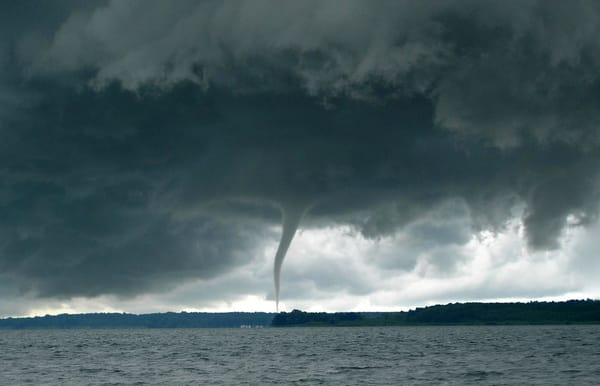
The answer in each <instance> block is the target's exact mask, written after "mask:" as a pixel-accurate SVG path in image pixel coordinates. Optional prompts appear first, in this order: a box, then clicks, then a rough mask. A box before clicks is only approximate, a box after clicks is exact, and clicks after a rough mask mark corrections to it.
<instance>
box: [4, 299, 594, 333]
mask: <svg viewBox="0 0 600 386" xmlns="http://www.w3.org/2000/svg"><path fill="white" fill-rule="evenodd" d="M596 323H600V300H569V301H565V302H528V303H451V304H446V305H436V306H430V307H419V308H416V309H414V310H410V311H401V312H335V313H325V312H304V311H299V310H294V311H292V312H281V313H278V314H276V313H268V312H253V313H250V312H224V313H211V312H180V313H175V312H165V313H154V314H143V315H136V314H126V313H93V314H61V315H46V316H36V317H29V318H3V319H0V329H78V328H79V329H82V328H239V327H248V328H260V327H319V326H332V327H336V326H339V327H342V326H428V325H497V324H596Z"/></svg>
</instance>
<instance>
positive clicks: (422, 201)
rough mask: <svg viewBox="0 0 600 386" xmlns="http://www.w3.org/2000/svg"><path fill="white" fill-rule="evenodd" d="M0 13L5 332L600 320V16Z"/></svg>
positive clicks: (392, 4)
mask: <svg viewBox="0 0 600 386" xmlns="http://www.w3.org/2000/svg"><path fill="white" fill-rule="evenodd" d="M0 8H1V12H0V32H1V36H2V37H3V38H2V41H1V42H0V69H1V71H0V315H16V314H28V313H44V312H52V310H56V309H57V308H56V307H63V305H64V307H71V308H68V309H66V311H69V310H77V309H83V308H85V309H90V310H92V311H93V310H95V308H94V307H95V306H96V305H98V304H101V305H102V306H101V307H100V306H98V307H100V309H102V310H104V309H106V310H112V309H116V310H140V311H144V310H146V309H143V310H142V309H139V308H137V307H141V306H139V304H142V303H143V304H147V305H148V307H152V309H151V310H158V311H160V310H166V309H171V308H174V309H209V310H217V309H218V310H223V309H237V308H236V307H238V308H239V307H247V309H249V310H253V309H255V308H253V307H257V308H261V309H262V310H267V309H268V310H272V309H273V306H275V307H277V308H279V301H280V300H281V299H280V287H281V269H282V264H283V261H284V259H286V254H288V255H289V256H288V258H287V259H288V260H287V261H286V271H285V277H286V279H285V294H284V297H285V300H286V301H285V304H286V306H287V305H293V306H294V307H296V305H298V307H301V306H304V307H305V308H311V307H314V309H316V310H348V309H354V308H356V307H359V306H360V307H362V306H364V307H366V308H369V307H370V308H372V309H379V307H380V308H382V309H383V308H386V307H387V308H390V309H392V308H394V307H401V306H409V305H419V304H423V303H432V302H436V301H445V300H447V301H461V300H486V299H539V298H560V297H569V296H590V297H594V296H600V288H598V286H597V284H595V283H596V280H595V279H594V278H595V277H597V274H600V271H599V270H598V269H600V268H598V267H599V265H598V259H597V258H596V257H595V253H594V251H595V250H597V243H596V242H595V238H594V237H593V235H594V232H595V230H597V228H598V226H599V225H598V204H599V203H600V186H599V182H600V180H599V175H598V172H599V170H600V169H599V167H600V126H599V122H600V108H599V107H598V106H600V105H599V103H598V102H599V101H600V78H599V74H600V72H599V71H598V68H600V43H599V42H598V39H597V36H598V34H599V32H600V5H599V4H598V3H596V2H589V1H573V2H568V3H567V2H559V1H535V0H523V1H518V2H511V1H508V2H496V1H471V0H460V1H445V2H435V3H428V4H421V3H417V2H410V1H381V2H376V3H373V2H367V1H359V0H348V1H345V2H344V3H343V5H342V4H340V2H339V1H333V0H331V1H329V0H324V1H323V0H321V1H316V0H315V1H312V0H308V1H302V2H280V1H275V0H254V1H238V2H221V1H212V0H208V1H201V2H198V1H187V0H184V1H178V2H177V3H176V4H168V3H166V2H164V1H154V0H149V1H137V0H132V1H128V2H119V1H110V0H99V1H89V2H85V3H82V2H77V1H70V0H61V1H56V2H53V3H52V4H46V3H44V2H41V3H40V4H37V3H36V4H35V5H33V3H30V2H13V3H7V4H3V5H1V6H0ZM132 20H135V23H133V22H132ZM277 205H280V206H281V208H280V209H281V210H278V209H279V208H278V207H277ZM309 206H310V208H309ZM307 208H309V209H310V210H308V209H307ZM300 222H302V229H303V231H302V232H301V233H299V234H297V235H296V230H297V228H298V226H299V225H300ZM279 226H282V230H281V234H279V232H274V231H273V229H278V227H279ZM292 240H294V241H293V242H294V246H297V248H290V245H291V243H292ZM275 247H276V248H277V250H276V252H275V256H274V261H273V255H272V252H270V251H271V250H272V249H274V248H275ZM272 280H274V284H275V285H274V287H273V286H272V284H271V283H272ZM140 299H142V300H143V301H141V300H140ZM404 302H409V303H404ZM240 304H242V305H243V306H242V305H240ZM282 304H283V303H282ZM267 305H268V306H267ZM86 307H87V308H86ZM148 310H150V309H148Z"/></svg>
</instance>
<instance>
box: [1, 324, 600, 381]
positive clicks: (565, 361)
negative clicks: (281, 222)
mask: <svg viewBox="0 0 600 386" xmlns="http://www.w3.org/2000/svg"><path fill="white" fill-rule="evenodd" d="M28 383H29V384H44V385H53V384H54V385H59V384H60V385H65V384H77V385H80V384H94V385H95V384H209V385H210V384H214V385H218V384H222V385H231V384H239V385H264V384H302V385H305V384H306V385H312V384H340V385H342V384H343V385H365V384H372V385H398V384H403V385H420V384H447V385H451V384H456V385H469V384H473V385H475V384H477V385H482V384H483V385H486V384H489V385H498V384H543V385H549V384H564V385H594V384H596V385H597V384H599V383H600V326H598V325H595V326H490V327H488V326H485V327H484V326H478V327H385V328H288V329H276V328H268V329H255V330H251V329H215V330H213V329H184V330H49V331H44V330H23V331H0V385H12V384H19V385H20V384H28Z"/></svg>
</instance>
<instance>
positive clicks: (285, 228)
mask: <svg viewBox="0 0 600 386" xmlns="http://www.w3.org/2000/svg"><path fill="white" fill-rule="evenodd" d="M305 211H306V210H305V207H300V206H292V205H287V206H285V205H284V206H282V207H281V216H282V231H281V240H280V241H279V247H278V248H277V252H276V253H275V265H274V267H273V276H274V279H275V307H276V311H277V312H279V288H280V283H281V280H280V279H281V265H282V264H283V259H285V255H286V253H287V250H288V248H289V247H290V243H291V242H292V239H293V238H294V235H295V234H296V229H298V225H299V224H300V220H301V219H302V216H303V215H304V212H305Z"/></svg>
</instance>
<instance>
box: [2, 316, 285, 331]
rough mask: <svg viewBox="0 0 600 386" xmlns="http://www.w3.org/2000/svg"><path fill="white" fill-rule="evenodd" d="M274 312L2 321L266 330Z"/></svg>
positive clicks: (5, 324)
mask: <svg viewBox="0 0 600 386" xmlns="http://www.w3.org/2000/svg"><path fill="white" fill-rule="evenodd" d="M274 315H275V314H273V313H266V312H253V313H250V312H225V313H212V312H180V313H175V312H166V313H157V314H144V315H135V314H119V313H96V314H75V315H72V314H62V315H54V316H51V315H46V316H37V317H32V318H7V319H0V329H29V328H220V327H235V328H237V327H242V326H244V327H246V326H248V327H265V326H269V325H270V324H271V321H272V320H273V316H274Z"/></svg>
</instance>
